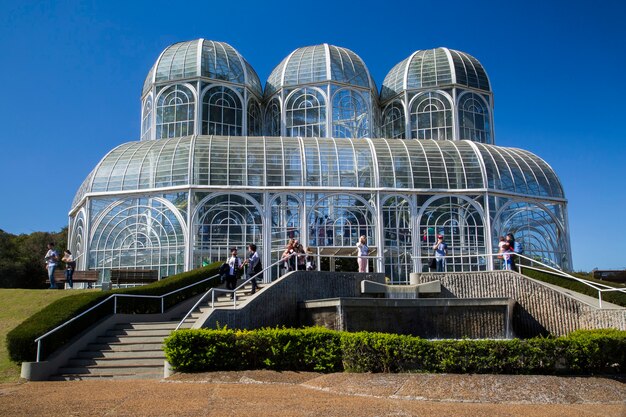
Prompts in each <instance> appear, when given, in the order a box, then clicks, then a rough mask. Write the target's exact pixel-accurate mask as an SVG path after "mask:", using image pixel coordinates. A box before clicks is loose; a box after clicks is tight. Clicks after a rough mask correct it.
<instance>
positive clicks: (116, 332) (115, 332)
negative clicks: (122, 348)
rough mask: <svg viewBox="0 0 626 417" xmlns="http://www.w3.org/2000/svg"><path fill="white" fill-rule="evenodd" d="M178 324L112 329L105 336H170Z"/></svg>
mask: <svg viewBox="0 0 626 417" xmlns="http://www.w3.org/2000/svg"><path fill="white" fill-rule="evenodd" d="M175 328H176V326H174V327H173V328H172V329H141V330H137V329H111V330H107V332H106V333H105V336H118V337H119V336H130V337H144V336H161V337H167V336H169V335H170V334H171V333H172V331H174V329H175Z"/></svg>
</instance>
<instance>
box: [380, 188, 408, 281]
mask: <svg viewBox="0 0 626 417" xmlns="http://www.w3.org/2000/svg"><path fill="white" fill-rule="evenodd" d="M382 214H383V225H384V226H383V237H384V239H385V251H384V257H385V258H384V259H385V276H386V277H389V278H390V279H391V283H393V284H408V283H409V274H410V273H411V272H413V264H412V252H413V247H412V246H413V237H412V233H413V231H412V227H411V208H410V205H409V202H408V201H407V200H406V199H405V198H404V197H399V196H394V197H390V198H389V199H387V200H386V201H385V203H384V204H383V210H382Z"/></svg>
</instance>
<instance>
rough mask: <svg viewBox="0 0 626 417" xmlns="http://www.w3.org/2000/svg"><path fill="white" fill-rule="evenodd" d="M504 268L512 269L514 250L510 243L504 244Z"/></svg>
mask: <svg viewBox="0 0 626 417" xmlns="http://www.w3.org/2000/svg"><path fill="white" fill-rule="evenodd" d="M501 253H502V269H504V270H507V271H510V270H511V267H512V263H513V251H512V250H511V248H510V247H509V244H508V243H505V244H504V245H502V252H501Z"/></svg>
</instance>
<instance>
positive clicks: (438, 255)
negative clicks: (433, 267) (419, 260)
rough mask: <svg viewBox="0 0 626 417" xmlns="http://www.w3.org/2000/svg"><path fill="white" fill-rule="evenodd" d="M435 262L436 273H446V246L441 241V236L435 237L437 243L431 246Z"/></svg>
mask: <svg viewBox="0 0 626 417" xmlns="http://www.w3.org/2000/svg"><path fill="white" fill-rule="evenodd" d="M433 250H434V251H435V260H436V261H437V272H446V255H447V254H448V245H447V244H446V243H445V242H444V241H443V235H437V243H435V244H434V245H433Z"/></svg>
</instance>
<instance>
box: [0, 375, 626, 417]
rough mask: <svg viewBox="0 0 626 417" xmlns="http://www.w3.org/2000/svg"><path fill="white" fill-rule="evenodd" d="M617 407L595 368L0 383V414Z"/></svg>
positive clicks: (417, 412)
mask: <svg viewBox="0 0 626 417" xmlns="http://www.w3.org/2000/svg"><path fill="white" fill-rule="evenodd" d="M103 415H107V416H270V417H271V416H324V417H335V416H355V417H356V416H358V417H367V416H490V417H493V416H542V417H543V416H558V417H564V416H603V417H607V416H620V417H624V416H626V384H625V383H624V381H623V380H621V381H620V380H618V379H609V378H600V377H554V376H520V375H452V374H444V375H442V374H348V373H337V374H328V375H323V374H317V373H306V372H303V373H296V372H271V371H242V372H214V373H201V374H177V375H174V376H172V377H170V378H168V379H166V380H161V381H156V380H101V381H98V380H95V381H94V380H90V381H71V382H28V383H23V384H3V385H0V416H103Z"/></svg>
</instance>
